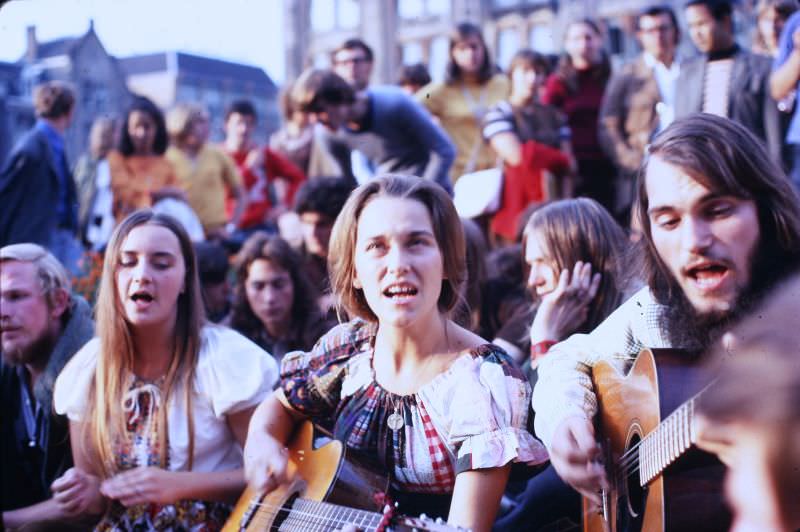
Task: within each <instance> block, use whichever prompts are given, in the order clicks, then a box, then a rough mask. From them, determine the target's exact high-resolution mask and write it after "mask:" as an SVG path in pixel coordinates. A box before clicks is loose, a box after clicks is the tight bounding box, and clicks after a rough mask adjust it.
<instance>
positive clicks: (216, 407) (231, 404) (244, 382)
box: [196, 325, 278, 417]
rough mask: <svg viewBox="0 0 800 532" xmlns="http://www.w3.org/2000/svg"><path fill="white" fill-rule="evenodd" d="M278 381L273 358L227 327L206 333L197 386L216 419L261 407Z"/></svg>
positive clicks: (201, 352)
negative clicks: (208, 402)
mask: <svg viewBox="0 0 800 532" xmlns="http://www.w3.org/2000/svg"><path fill="white" fill-rule="evenodd" d="M277 381H278V363H277V362H276V361H275V359H274V358H273V357H272V355H270V354H269V353H267V352H266V351H264V350H263V349H261V348H260V347H258V346H257V345H256V344H254V343H253V342H251V341H250V340H248V339H247V338H245V337H244V336H242V335H241V334H239V333H237V332H236V331H233V330H231V329H228V328H226V327H221V326H216V325H208V326H206V327H205V328H204V329H203V343H202V346H201V348H200V358H199V360H198V363H197V373H196V386H197V388H198V392H199V393H200V395H202V396H205V397H207V398H208V400H209V401H210V403H211V409H212V411H213V413H214V415H215V416H216V417H222V416H224V415H226V414H232V413H236V412H239V411H242V410H244V409H246V408H250V407H253V406H256V405H258V404H259V403H260V402H261V401H263V400H264V398H265V397H266V396H267V394H269V393H270V392H271V391H272V389H273V387H274V386H275V384H276V383H277Z"/></svg>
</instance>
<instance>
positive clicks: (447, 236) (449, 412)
mask: <svg viewBox="0 0 800 532" xmlns="http://www.w3.org/2000/svg"><path fill="white" fill-rule="evenodd" d="M465 262H466V261H465V245H464V233H463V230H462V228H461V221H460V219H459V218H458V214H457V213H456V210H455V207H454V206H453V203H452V201H451V199H450V197H449V196H448V194H447V192H445V191H444V190H443V189H442V188H441V187H439V186H438V185H436V184H434V183H432V182H431V181H428V180H423V179H419V178H417V177H414V176H398V175H391V176H386V177H379V178H377V179H376V180H374V181H370V182H368V183H366V184H364V185H362V186H360V187H359V188H358V189H356V191H355V192H353V194H352V195H351V197H350V199H349V200H348V202H347V204H346V205H345V207H344V209H343V211H342V213H341V216H340V217H339V218H337V220H336V224H335V225H334V229H333V236H332V239H331V256H330V264H331V280H332V285H333V290H334V293H335V294H336V295H337V298H338V300H339V301H341V302H342V305H344V306H345V309H346V311H347V313H348V314H349V315H351V316H355V319H354V320H353V321H351V322H349V323H344V324H342V325H340V326H338V327H335V328H334V329H332V330H331V331H330V332H329V333H328V334H326V335H325V336H324V337H323V338H322V339H321V340H320V341H319V342H318V343H317V345H316V346H315V348H314V349H313V350H312V351H310V352H308V353H306V352H295V353H292V354H290V355H287V357H286V358H284V360H283V363H282V380H281V387H280V388H279V389H278V390H277V391H276V392H275V393H274V394H273V395H271V396H270V397H269V398H268V399H267V400H266V401H264V402H263V403H262V404H261V405H260V406H259V407H258V409H257V411H256V414H255V415H254V417H253V420H252V422H251V424H250V428H249V432H248V437H247V446H246V448H245V459H246V471H247V477H248V481H249V483H250V485H251V487H253V488H254V489H255V490H257V491H259V490H261V491H269V490H271V489H272V488H274V487H275V486H276V485H278V484H279V483H281V482H283V481H285V480H286V478H285V477H286V466H287V461H286V460H287V457H286V454H285V453H283V452H281V450H282V449H283V446H284V445H285V443H286V441H287V439H288V437H289V435H290V434H291V433H292V431H293V428H294V427H295V426H296V424H297V423H298V422H299V421H301V420H304V419H310V420H312V421H314V422H315V423H317V424H321V425H322V426H323V427H324V428H326V429H327V430H328V431H329V432H331V433H332V434H333V435H334V437H335V438H336V439H339V440H341V441H343V442H344V444H345V445H346V446H347V449H348V452H350V451H354V452H361V453H365V454H367V455H369V456H371V457H374V458H375V459H377V461H378V466H379V467H380V468H381V470H383V471H388V472H389V473H390V477H391V490H390V491H391V493H390V497H392V498H393V499H394V500H396V501H397V502H398V503H399V511H400V512H402V513H405V514H411V515H416V514H419V513H422V512H425V513H427V514H428V515H431V516H441V517H446V518H447V520H448V522H449V523H450V524H451V525H456V526H461V527H464V528H470V529H472V530H474V531H476V532H485V531H487V530H489V529H490V527H491V524H492V522H493V521H494V516H495V513H496V512H497V508H498V505H499V503H500V497H501V495H502V493H503V489H504V488H505V485H506V481H507V479H508V475H509V471H510V469H511V462H514V461H516V462H524V463H532V464H538V463H542V462H544V461H546V460H547V457H546V454H545V453H544V449H543V447H542V445H541V444H540V443H539V442H538V441H536V440H535V439H534V438H533V436H531V434H530V433H529V432H527V430H526V429H525V424H526V421H527V418H528V409H529V406H528V401H529V397H530V386H529V385H528V383H527V382H526V381H525V378H524V376H523V375H522V374H521V373H520V371H519V370H517V369H516V368H515V367H514V365H513V363H512V362H511V361H510V360H509V358H508V356H507V355H506V354H505V353H504V352H503V351H502V350H501V349H500V348H498V347H497V346H495V345H492V344H490V343H488V342H487V341H486V340H484V339H482V338H480V337H479V336H477V335H475V334H473V333H471V332H469V331H467V330H466V329H464V328H462V327H460V326H458V325H457V324H456V323H455V322H453V321H452V320H451V319H450V313H451V311H452V310H453V309H454V307H455V305H456V303H457V302H458V300H459V298H460V293H461V292H460V285H461V284H462V283H463V282H464V279H465V271H464V270H465Z"/></svg>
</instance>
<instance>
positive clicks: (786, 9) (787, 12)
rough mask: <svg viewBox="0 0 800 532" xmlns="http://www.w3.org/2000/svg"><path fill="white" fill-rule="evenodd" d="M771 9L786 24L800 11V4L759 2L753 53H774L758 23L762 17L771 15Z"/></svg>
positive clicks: (792, 1) (793, 1)
mask: <svg viewBox="0 0 800 532" xmlns="http://www.w3.org/2000/svg"><path fill="white" fill-rule="evenodd" d="M770 9H774V10H775V15H776V16H777V17H778V18H779V19H781V20H782V21H783V22H784V23H785V22H786V20H787V19H788V18H789V17H790V16H792V14H793V13H794V12H795V11H797V10H798V9H800V5H799V4H798V2H797V0H759V1H758V3H757V4H756V8H755V12H756V31H755V34H754V35H753V48H754V50H753V51H759V52H763V53H766V54H769V53H771V52H772V50H770V49H769V48H768V46H767V42H766V41H765V40H764V35H762V33H761V27H760V26H759V24H758V21H760V20H761V17H763V16H765V15H766V14H767V13H769V10H770Z"/></svg>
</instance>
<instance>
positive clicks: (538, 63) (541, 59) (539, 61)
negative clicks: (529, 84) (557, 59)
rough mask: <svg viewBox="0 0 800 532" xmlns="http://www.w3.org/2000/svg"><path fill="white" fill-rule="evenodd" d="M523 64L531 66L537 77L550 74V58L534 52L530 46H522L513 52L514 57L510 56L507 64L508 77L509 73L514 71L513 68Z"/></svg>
mask: <svg viewBox="0 0 800 532" xmlns="http://www.w3.org/2000/svg"><path fill="white" fill-rule="evenodd" d="M523 66H525V67H530V68H533V70H534V71H535V72H536V75H537V77H538V76H540V75H541V76H547V75H548V74H550V70H551V68H550V67H551V65H550V60H549V59H547V56H545V55H544V54H540V53H539V52H535V51H533V50H531V49H530V48H523V49H522V50H519V51H518V52H517V53H515V54H514V57H512V58H511V62H510V63H509V65H508V77H511V73H512V72H514V69H516V68H520V67H523Z"/></svg>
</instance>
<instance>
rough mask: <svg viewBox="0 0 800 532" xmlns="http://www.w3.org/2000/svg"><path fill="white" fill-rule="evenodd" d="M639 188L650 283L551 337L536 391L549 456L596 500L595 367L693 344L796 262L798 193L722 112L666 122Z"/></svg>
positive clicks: (744, 308) (723, 327) (622, 365)
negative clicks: (557, 338) (603, 314)
mask: <svg viewBox="0 0 800 532" xmlns="http://www.w3.org/2000/svg"><path fill="white" fill-rule="evenodd" d="M638 187H639V190H638V192H639V194H638V200H637V205H636V208H637V215H638V217H639V223H640V225H641V228H642V233H643V237H642V240H641V245H642V247H643V249H642V250H641V255H640V257H641V259H642V265H643V274H644V280H645V281H646V283H647V286H645V287H644V288H642V289H641V290H640V291H638V292H637V293H636V294H634V295H633V297H631V298H630V299H629V300H628V301H627V302H625V303H623V304H622V305H621V306H620V307H619V308H618V309H617V310H616V311H615V312H614V313H613V314H611V316H609V317H608V319H606V321H604V322H603V323H602V324H600V325H599V326H598V327H597V328H596V329H595V330H594V331H592V332H591V333H590V334H576V335H573V336H572V337H570V338H569V339H567V340H566V341H564V342H562V343H560V344H558V345H556V346H554V347H553V348H552V349H551V350H550V352H549V354H548V355H547V356H546V357H544V359H543V360H542V362H541V363H540V366H539V382H538V383H537V386H536V388H535V390H534V394H533V406H534V409H535V410H536V419H535V423H536V432H537V434H538V435H539V437H541V438H542V440H543V441H544V442H545V444H546V445H547V447H548V450H549V452H550V458H551V461H552V464H553V466H554V467H555V469H556V471H557V472H558V474H559V475H560V476H561V477H562V478H563V479H564V480H565V481H566V482H567V483H569V484H570V485H572V486H573V487H574V488H575V489H576V490H578V491H579V492H580V493H581V494H583V495H584V496H585V497H586V498H587V499H589V500H590V501H593V502H595V503H597V504H598V505H600V504H601V496H600V492H601V488H602V487H604V486H606V485H607V479H606V474H605V469H604V467H603V465H602V464H601V461H602V460H601V452H602V451H601V449H600V446H599V445H598V443H597V435H596V434H595V429H594V424H593V420H594V418H595V416H596V414H597V412H598V404H597V397H596V395H595V390H594V388H593V384H592V378H591V375H592V367H593V366H594V365H595V364H596V363H597V362H599V361H601V360H605V361H607V362H609V363H611V364H612V365H614V366H616V367H617V368H618V369H620V370H621V371H626V370H627V369H628V368H630V366H631V364H632V362H633V360H634V359H635V358H636V355H637V354H638V352H639V351H640V350H641V349H642V348H645V347H653V348H682V349H689V350H692V351H702V350H704V349H705V348H706V347H707V346H709V345H710V344H711V343H712V342H714V341H715V340H717V339H719V338H720V337H721V336H722V334H723V333H724V332H725V331H727V330H729V328H730V325H731V323H732V321H733V320H735V319H737V318H738V317H740V316H742V315H743V314H745V313H747V312H748V310H749V309H751V308H752V306H753V304H754V302H755V301H757V300H758V298H759V297H760V296H761V295H762V294H763V293H764V292H765V291H766V290H767V289H768V288H770V287H772V286H773V285H774V284H775V283H776V282H777V281H778V280H780V279H782V278H784V277H785V276H786V275H787V274H788V273H789V272H792V271H794V270H796V269H797V268H798V266H799V265H800V202H798V197H797V195H796V194H795V191H794V190H793V189H792V187H791V185H790V183H789V181H788V180H787V179H786V177H785V174H784V173H783V172H782V171H781V169H780V168H779V167H778V166H777V165H776V163H775V162H773V161H772V160H771V159H770V158H769V155H768V154H767V152H766V150H765V148H764V147H763V145H762V144H761V142H760V141H758V139H756V138H755V137H754V136H753V135H752V134H750V133H749V132H748V131H747V130H746V129H745V128H743V127H742V126H740V125H738V124H736V123H734V122H732V121H730V120H726V119H723V118H719V117H716V116H712V115H709V114H697V115H693V116H691V117H688V118H686V119H683V120H680V121H677V122H675V123H674V124H672V125H671V126H670V127H669V128H667V129H666V130H665V131H664V132H663V133H662V134H660V135H659V136H658V137H657V138H656V139H655V141H654V142H653V144H651V145H650V147H649V149H648V153H647V154H646V158H645V162H644V165H643V169H642V171H641V174H640V180H639V185H638Z"/></svg>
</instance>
